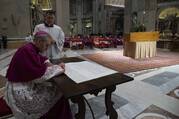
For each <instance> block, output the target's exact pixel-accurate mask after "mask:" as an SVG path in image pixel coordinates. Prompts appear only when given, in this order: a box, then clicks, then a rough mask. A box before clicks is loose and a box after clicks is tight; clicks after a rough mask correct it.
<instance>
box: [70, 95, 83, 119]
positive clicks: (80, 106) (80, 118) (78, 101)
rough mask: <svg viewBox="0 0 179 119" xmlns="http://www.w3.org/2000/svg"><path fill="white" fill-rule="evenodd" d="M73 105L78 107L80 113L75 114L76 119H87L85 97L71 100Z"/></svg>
mask: <svg viewBox="0 0 179 119" xmlns="http://www.w3.org/2000/svg"><path fill="white" fill-rule="evenodd" d="M71 101H72V102H73V103H76V104H77V105H78V113H76V114H75V118H76V119H85V112H86V106H85V102H84V97H83V96H77V97H73V98H72V99H71Z"/></svg>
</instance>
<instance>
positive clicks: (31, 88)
mask: <svg viewBox="0 0 179 119" xmlns="http://www.w3.org/2000/svg"><path fill="white" fill-rule="evenodd" d="M51 42H52V37H51V36H50V35H49V34H48V33H46V32H44V31H39V32H37V33H36V34H35V35H34V41H33V42H31V43H28V44H26V45H24V46H22V47H21V48H19V49H18V50H17V52H16V53H15V55H14V56H13V58H12V61H11V63H10V65H9V68H8V71H7V74H6V77H7V79H8V81H7V85H6V94H5V100H6V102H7V104H8V105H9V107H10V108H11V110H12V112H13V114H14V116H15V118H16V119H39V118H40V119H72V114H71V110H70V107H69V103H68V101H67V100H65V99H64V97H63V96H62V93H61V92H60V91H59V90H58V87H57V85H56V84H55V82H54V81H53V80H52V79H51V80H49V79H50V78H51V77H53V76H54V75H57V74H60V73H64V71H65V67H64V64H59V65H53V64H51V63H50V62H49V60H48V59H47V58H46V57H44V56H42V55H40V54H39V53H41V52H43V51H45V50H47V48H48V46H49V45H50V44H51ZM47 80H48V81H47ZM59 80H60V79H59Z"/></svg>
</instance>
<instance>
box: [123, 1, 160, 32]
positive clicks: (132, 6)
mask: <svg viewBox="0 0 179 119" xmlns="http://www.w3.org/2000/svg"><path fill="white" fill-rule="evenodd" d="M139 5H140V7H139ZM134 12H135V13H137V22H138V24H144V26H145V27H146V31H154V30H155V22H156V12H157V0H125V10H124V33H130V31H131V27H132V14H133V13H134Z"/></svg>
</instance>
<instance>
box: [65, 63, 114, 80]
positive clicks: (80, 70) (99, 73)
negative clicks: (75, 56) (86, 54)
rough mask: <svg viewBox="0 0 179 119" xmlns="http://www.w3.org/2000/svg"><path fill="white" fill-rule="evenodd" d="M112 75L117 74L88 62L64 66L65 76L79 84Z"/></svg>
mask: <svg viewBox="0 0 179 119" xmlns="http://www.w3.org/2000/svg"><path fill="white" fill-rule="evenodd" d="M114 73H117V71H114V70H111V69H109V68H106V67H104V66H101V65H99V64H96V63H94V62H89V61H82V62H73V63H66V64H65V74H66V75H67V76H68V77H69V78H71V79H72V80H73V81H75V82H76V83H81V82H84V81H88V80H92V79H96V78H99V77H103V76H106V75H110V74H114Z"/></svg>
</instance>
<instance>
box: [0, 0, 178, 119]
mask: <svg viewBox="0 0 179 119" xmlns="http://www.w3.org/2000/svg"><path fill="white" fill-rule="evenodd" d="M0 3H1V4H0V11H1V12H0V15H1V17H0V119H15V117H14V116H13V114H12V112H11V110H10V109H9V107H8V106H7V105H6V104H5V102H4V101H3V96H4V94H5V85H6V77H5V76H6V72H7V69H8V67H9V63H10V61H11V59H12V57H13V55H14V53H15V52H16V51H17V49H18V48H19V47H21V46H23V45H24V44H26V43H28V42H30V41H29V39H31V38H32V37H33V31H34V28H35V26H36V25H37V24H40V23H43V22H44V21H43V17H44V16H43V15H44V13H45V12H46V11H48V10H54V11H55V18H56V20H55V24H57V25H59V26H60V27H61V28H62V29H63V31H64V33H65V41H64V46H63V58H62V59H68V58H69V59H70V58H74V57H75V58H76V57H77V58H80V59H83V60H85V61H89V62H93V63H94V64H97V65H99V66H102V67H105V69H106V72H107V71H108V69H110V71H111V70H112V71H115V72H117V74H120V76H118V77H117V76H113V75H111V74H110V73H109V72H108V73H109V74H110V75H109V76H106V75H105V76H104V77H103V76H102V78H101V77H97V78H94V79H91V80H89V81H84V82H82V83H81V82H80V83H76V85H79V87H80V88H79V89H78V91H76V92H75V89H74V95H73V96H71V97H72V98H71V97H70V96H69V97H68V96H67V97H68V99H69V101H70V108H71V111H72V114H73V116H74V118H76V119H179V0H13V1H12V0H1V1H0ZM75 62H76V61H75ZM91 67H92V66H91ZM79 68H80V67H79ZM85 68H86V70H90V67H85ZM80 72H83V73H84V72H85V71H83V70H80ZM94 72H95V73H96V72H100V71H99V70H97V69H96V70H95V71H94ZM84 75H87V74H84ZM110 76H111V77H110ZM112 76H113V77H112ZM86 77H88V75H87V76H86ZM123 77H125V78H123ZM103 78H106V79H105V80H104V81H103ZM108 78H109V79H111V82H113V84H108V82H107V79H108ZM125 79H126V81H125ZM97 80H98V81H97ZM113 80H114V81H113ZM119 80H121V81H119ZM127 80H128V81H127ZM129 80H130V81H129ZM105 81H106V82H105ZM99 82H100V83H101V86H99V85H100V84H96V83H99ZM111 82H110V83H111ZM109 85H110V86H109ZM86 87H87V88H88V89H87V88H86ZM97 87H98V88H97ZM111 87H112V89H110V88H111ZM113 88H114V89H113ZM65 89H67V88H64V90H65ZM80 89H81V92H80ZM108 91H112V93H111V92H110V97H109V100H108ZM64 92H66V91H64ZM67 92H68V91H67ZM79 95H80V96H82V98H84V105H86V106H85V111H84V113H83V114H82V113H80V112H79V110H80V106H81V105H80V104H76V103H74V101H73V100H72V101H71V99H73V97H75V96H79ZM106 100H107V101H106ZM108 101H109V102H108ZM111 102H112V103H111ZM79 103H80V102H79ZM109 105H110V106H111V107H108V106H109ZM106 108H107V110H106ZM108 109H109V110H108ZM111 110H113V111H111ZM77 112H79V114H81V115H82V117H78V116H76V113H77Z"/></svg>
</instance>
